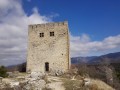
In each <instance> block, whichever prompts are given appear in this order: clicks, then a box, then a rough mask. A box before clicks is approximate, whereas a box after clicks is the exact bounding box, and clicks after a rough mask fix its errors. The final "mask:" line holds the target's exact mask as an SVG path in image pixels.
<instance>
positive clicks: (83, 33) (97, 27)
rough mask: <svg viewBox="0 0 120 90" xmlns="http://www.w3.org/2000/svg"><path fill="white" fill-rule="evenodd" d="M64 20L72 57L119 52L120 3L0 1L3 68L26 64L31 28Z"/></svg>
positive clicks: (94, 0)
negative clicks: (29, 27) (30, 25)
mask: <svg viewBox="0 0 120 90" xmlns="http://www.w3.org/2000/svg"><path fill="white" fill-rule="evenodd" d="M64 20H67V21H68V23H69V31H70V50H71V57H77V56H96V55H97V56H98V55H102V54H107V53H112V52H119V51H120V1H119V0H69V2H68V0H51V1H50V0H0V51H1V52H0V65H12V64H18V63H22V62H24V61H26V55H27V37H28V34H27V33H28V25H29V24H38V23H39V24H40V23H47V22H59V21H64Z"/></svg>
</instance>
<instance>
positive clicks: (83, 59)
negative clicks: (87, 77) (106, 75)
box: [71, 56, 97, 64]
mask: <svg viewBox="0 0 120 90" xmlns="http://www.w3.org/2000/svg"><path fill="white" fill-rule="evenodd" d="M94 58H97V56H91V57H73V58H71V63H72V64H78V63H83V62H84V63H87V62H89V61H91V60H92V59H94Z"/></svg>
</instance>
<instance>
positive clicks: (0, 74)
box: [0, 66, 8, 78]
mask: <svg viewBox="0 0 120 90" xmlns="http://www.w3.org/2000/svg"><path fill="white" fill-rule="evenodd" d="M7 76H8V74H7V69H6V68H5V67H4V66H0V77H3V78H5V77H7Z"/></svg>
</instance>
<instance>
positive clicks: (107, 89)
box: [91, 79, 115, 90]
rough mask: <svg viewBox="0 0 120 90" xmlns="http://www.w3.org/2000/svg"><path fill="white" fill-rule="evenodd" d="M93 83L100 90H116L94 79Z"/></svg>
mask: <svg viewBox="0 0 120 90" xmlns="http://www.w3.org/2000/svg"><path fill="white" fill-rule="evenodd" d="M91 82H92V83H93V84H96V85H97V86H98V88H99V89H100V90H115V89H113V88H112V87H111V86H109V85H107V84H106V83H105V82H103V81H100V80H94V79H92V80H91Z"/></svg>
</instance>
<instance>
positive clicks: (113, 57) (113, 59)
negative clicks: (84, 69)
mask: <svg viewBox="0 0 120 90" xmlns="http://www.w3.org/2000/svg"><path fill="white" fill-rule="evenodd" d="M106 59H107V60H108V61H109V62H110V63H120V52H116V53H109V54H106V55H101V56H91V57H73V58H71V63H72V64H78V63H82V62H84V63H87V64H99V63H101V62H104V61H105V60H106Z"/></svg>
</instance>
